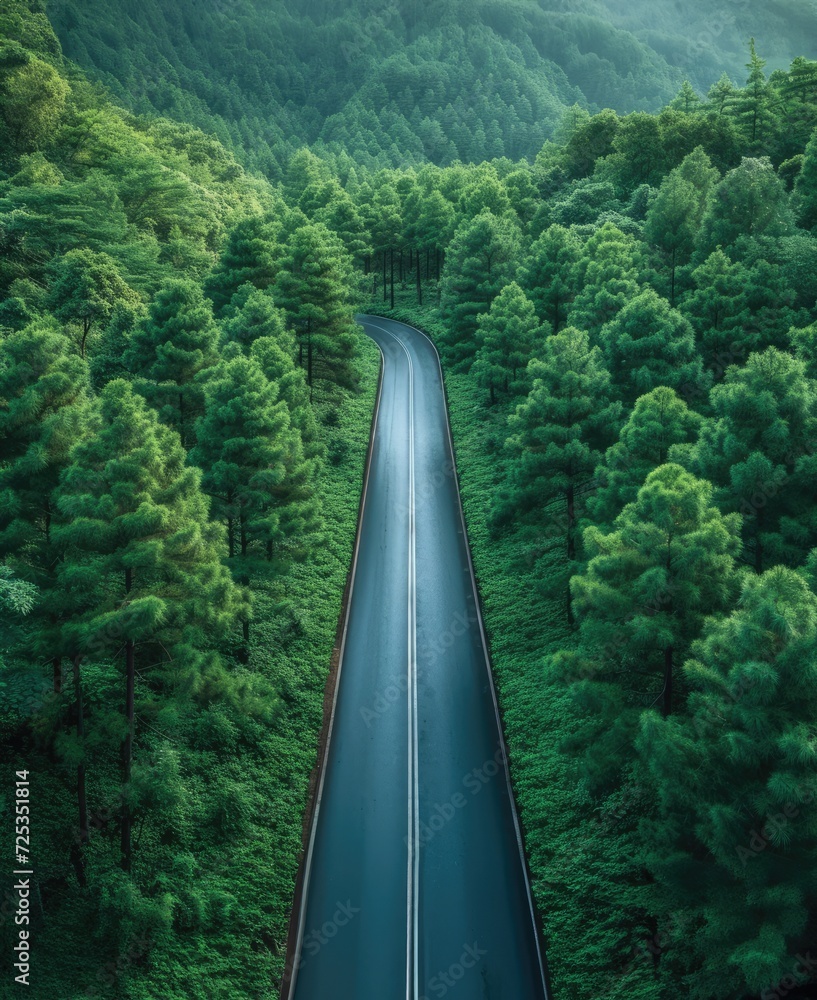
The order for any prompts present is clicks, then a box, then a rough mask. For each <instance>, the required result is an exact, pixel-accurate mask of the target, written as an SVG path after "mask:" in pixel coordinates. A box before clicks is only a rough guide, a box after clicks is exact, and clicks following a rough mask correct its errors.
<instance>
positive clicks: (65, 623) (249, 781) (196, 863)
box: [0, 5, 378, 1000]
mask: <svg viewBox="0 0 817 1000" xmlns="http://www.w3.org/2000/svg"><path fill="white" fill-rule="evenodd" d="M26 8H27V5H19V6H18V7H17V13H18V15H19V20H18V21H17V22H16V23H14V22H13V23H12V25H11V28H12V29H13V30H11V31H10V34H13V35H15V36H16V38H17V39H19V42H17V41H14V40H9V39H5V40H3V42H2V43H0V94H2V98H1V99H0V112H2V119H0V132H1V133H2V136H1V137H0V150H1V151H2V152H0V157H2V162H0V169H2V171H3V175H2V176H3V179H2V181H0V243H1V244H2V252H0V298H1V299H2V304H0V333H1V334H2V341H1V342H0V566H1V567H2V568H1V569H0V606H2V630H0V635H2V639H1V640H0V648H2V662H1V663H0V742H2V759H3V771H2V773H3V787H4V789H5V790H6V791H4V793H3V798H2V803H3V805H2V816H3V820H4V821H3V823H2V850H3V855H4V857H6V858H10V857H11V856H12V844H11V841H10V838H11V837H12V835H13V830H14V825H13V823H11V824H9V823H7V822H6V819H7V818H8V817H9V815H10V813H9V808H10V807H11V808H13V805H12V802H13V800H12V799H10V798H8V797H7V794H6V793H7V791H8V790H9V789H12V788H13V787H14V786H13V784H12V777H13V775H12V772H11V771H10V770H9V768H12V767H16V768H23V767H24V768H27V769H29V770H30V771H31V772H32V774H33V777H32V801H33V802H34V803H35V804H36V805H35V806H34V821H33V823H32V829H33V832H34V841H33V857H34V863H35V867H36V872H37V876H36V885H37V905H36V908H35V910H34V911H33V916H34V922H35V926H34V928H33V930H34V933H35V936H36V938H37V941H38V949H40V948H41V949H42V951H41V952H40V955H41V957H42V959H43V960H42V963H40V964H39V966H38V970H37V975H36V977H35V979H34V982H33V986H32V987H31V989H32V993H33V994H34V995H36V996H38V997H43V998H45V997H60V998H66V1000H67V998H69V997H87V996H100V997H102V996H121V995H123V994H124V993H127V995H128V996H130V997H132V998H141V997H144V998H148V997H155V996H158V995H175V996H181V995H203V994H202V993H201V989H203V984H204V983H205V982H206V983H208V984H209V985H208V994H207V995H208V996H211V997H215V996H223V997H225V998H227V997H234V996H236V994H237V991H240V992H241V994H242V995H247V994H249V991H250V990H254V991H256V993H255V995H260V992H261V991H271V990H274V989H275V984H276V981H277V980H278V979H279V978H280V974H281V971H282V968H283V962H284V955H283V948H284V943H285V940H286V933H287V924H288V919H289V910H290V906H291V900H292V892H293V887H294V883H295V876H296V871H297V864H298V858H299V852H300V847H301V827H302V816H303V811H304V806H305V802H306V796H307V792H308V782H309V776H310V771H311V769H312V766H313V763H314V759H315V753H316V747H317V735H318V730H319V728H320V725H321V722H322V718H323V712H322V707H323V696H324V691H323V689H324V684H325V680H326V676H327V672H328V670H329V666H330V659H331V652H332V648H333V643H334V639H335V623H336V621H337V617H338V612H339V610H340V600H341V594H342V591H343V587H344V584H345V580H346V572H347V567H348V561H349V558H350V554H351V546H352V541H353V533H354V528H355V523H356V515H357V502H356V501H357V497H358V496H359V493H360V486H361V483H360V478H361V472H362V468H363V456H364V451H365V448H366V441H367V437H368V433H367V432H368V427H369V424H370V421H371V407H372V403H373V397H374V389H375V382H376V373H377V364H378V354H377V351H376V349H375V348H374V347H373V345H368V346H366V345H364V344H361V343H359V341H358V337H357V335H356V333H355V330H356V328H355V326H354V324H353V309H354V303H355V301H356V297H357V294H358V291H357V287H358V286H357V282H356V280H355V278H354V275H353V270H352V262H351V258H350V257H349V254H348V252H347V250H346V249H345V246H344V244H343V243H342V242H341V240H340V238H339V237H338V236H337V235H335V234H334V233H333V232H330V231H329V230H328V229H326V228H325V227H324V226H320V225H317V224H316V225H308V224H307V221H308V220H307V219H306V218H305V217H304V216H303V215H301V214H300V213H299V212H298V211H297V210H294V209H291V208H289V207H288V206H287V204H286V203H285V201H284V200H283V199H282V197H281V195H280V193H278V192H276V191H275V190H274V189H273V188H272V187H270V185H269V184H268V183H267V182H266V181H262V180H260V179H258V178H254V177H251V176H249V175H248V174H246V173H245V172H244V169H243V168H242V167H241V166H240V165H239V164H238V163H237V162H236V160H235V159H234V158H233V156H232V155H231V154H230V153H228V152H227V151H226V150H225V149H224V147H223V146H221V145H220V144H219V142H218V141H217V140H216V139H213V138H211V137H209V136H206V135H205V134H203V133H202V132H199V131H197V130H196V129H195V128H193V127H191V126H189V125H181V124H174V123H171V122H170V121H168V120H158V119H152V120H147V119H136V118H134V117H132V115H131V114H130V113H126V112H124V111H121V110H119V109H118V108H116V107H114V106H112V105H111V104H110V103H108V101H107V100H106V99H105V98H104V97H103V96H101V95H100V93H99V92H98V91H97V90H96V89H95V88H93V87H92V86H91V85H89V84H88V83H87V82H86V81H85V79H84V78H83V77H82V76H81V75H80V74H78V73H77V72H76V71H74V70H72V69H71V68H70V66H67V65H64V64H63V63H62V61H61V59H60V57H59V47H58V45H57V42H56V40H55V39H54V37H53V35H50V34H49V29H48V23H47V21H45V20H44V19H43V18H42V16H40V15H38V14H37V12H36V6H35V12H34V14H33V16H32V15H31V14H30V12H29V11H28V10H27V9H26ZM13 13H14V11H13V10H11V11H9V12H8V14H7V13H6V9H5V8H4V14H3V17H4V18H8V17H10V16H11V15H12V14H13ZM4 27H8V20H7V21H6V24H5V25H4ZM20 42H23V43H27V45H24V44H20ZM273 284H275V288H274V293H275V298H273V288H272V286H273ZM277 303H280V308H279V305H278V304H277ZM304 317H305V320H304V319H303V318H304ZM303 322H306V323H307V324H311V326H310V328H309V329H308V331H307V332H306V333H304V332H303V331H302V326H303ZM303 337H307V338H311V339H310V343H311V348H310V351H311V353H310V357H312V356H313V355H314V363H313V364H312V365H308V364H307V359H306V357H305V356H304V358H303V365H301V364H300V363H299V338H303ZM9 899H10V897H9ZM12 915H13V914H12V911H11V910H10V909H9V903H8V902H6V903H4V905H3V909H2V914H1V915H0V925H2V933H3V939H4V944H3V947H4V949H9V951H8V953H9V954H10V953H11V952H10V949H11V943H12V937H13V938H14V940H16V933H17V930H18V928H17V927H16V926H15V923H14V921H13V919H10V916H12ZM46 956H48V958H46ZM191 970H195V973H194V974H191ZM216 983H217V984H220V985H218V986H215V985H213V984H216ZM20 988H24V987H20ZM188 990H192V991H193V994H190V993H188Z"/></svg>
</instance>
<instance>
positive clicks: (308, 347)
mask: <svg viewBox="0 0 817 1000" xmlns="http://www.w3.org/2000/svg"><path fill="white" fill-rule="evenodd" d="M306 384H307V385H308V386H309V402H310V403H311V402H312V331H311V330H310V331H309V335H308V337H307V341H306Z"/></svg>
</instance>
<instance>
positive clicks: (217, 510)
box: [190, 357, 318, 643]
mask: <svg viewBox="0 0 817 1000" xmlns="http://www.w3.org/2000/svg"><path fill="white" fill-rule="evenodd" d="M196 430H197V435H196V437H197V444H196V447H195V448H194V449H193V450H192V451H191V452H190V461H191V462H193V463H194V464H195V465H198V466H199V467H200V468H201V469H202V470H203V472H204V477H203V480H202V485H203V488H204V490H205V491H206V492H207V493H208V494H209V495H210V496H211V497H212V499H213V514H214V515H215V517H216V518H217V519H218V520H219V521H222V522H223V523H224V524H226V526H227V553H228V557H229V559H230V564H231V566H232V567H233V571H234V574H235V576H236V579H237V581H238V582H239V583H241V584H243V585H249V584H250V582H251V579H252V577H253V575H254V574H255V573H258V572H259V563H263V562H266V563H267V566H266V567H264V566H263V565H262V566H261V570H263V569H266V571H267V574H269V570H271V569H273V568H274V569H275V570H276V571H277V572H278V573H283V572H286V570H287V569H288V566H289V563H290V562H291V560H292V558H294V556H295V554H296V553H297V552H299V551H303V550H304V549H305V548H307V547H308V536H309V535H310V534H314V532H315V530H316V529H317V527H318V517H317V511H316V506H315V501H314V495H313V494H314V478H315V471H316V466H315V462H314V461H312V460H309V459H306V458H305V457H304V453H303V445H302V442H301V438H300V434H299V433H298V431H297V429H296V428H294V427H292V426H291V424H290V419H289V409H288V407H287V404H286V402H285V401H284V400H283V399H280V398H279V393H278V387H277V385H276V384H275V383H271V382H269V381H268V380H267V378H266V376H265V375H264V373H263V371H262V370H261V367H260V365H259V364H258V362H257V361H254V360H253V359H251V358H244V357H236V358H233V359H231V360H229V361H222V362H220V363H219V364H218V365H216V366H215V367H214V368H213V369H211V370H210V371H208V372H207V379H206V385H205V410H204V415H203V416H202V417H201V419H200V420H199V422H198V425H197V428H196ZM244 641H245V643H247V642H248V641H249V618H248V617H247V618H245V619H244Z"/></svg>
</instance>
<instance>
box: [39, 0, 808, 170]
mask: <svg viewBox="0 0 817 1000" xmlns="http://www.w3.org/2000/svg"><path fill="white" fill-rule="evenodd" d="M47 4H48V11H49V14H50V16H51V17H52V19H53V21H54V24H55V27H56V30H57V34H58V35H59V37H60V40H61V42H62V44H63V46H64V48H65V51H66V54H67V55H68V56H70V57H71V58H72V59H75V60H76V61H77V62H79V63H80V64H81V65H83V66H85V67H86V68H89V69H91V68H92V69H93V70H94V72H95V74H96V75H97V76H98V77H99V78H100V79H102V80H104V81H105V83H107V84H108V85H110V86H111V87H112V88H113V90H114V93H115V94H116V96H117V98H118V99H120V100H124V101H127V102H128V104H129V106H130V107H132V108H134V109H135V110H138V111H142V112H144V111H148V110H152V111H155V112H158V113H160V114H162V115H167V116H168V117H171V118H174V119H177V120H181V121H185V122H192V123H194V124H196V125H198V126H200V127H202V128H205V129H206V130H207V131H212V132H214V133H215V134H217V135H218V136H219V138H220V139H221V140H222V141H223V142H225V143H226V144H228V145H232V147H233V148H234V149H235V150H241V151H243V155H244V156H245V157H246V158H247V159H248V161H249V162H250V163H252V164H254V165H256V166H259V167H261V168H262V169H264V170H265V171H266V172H267V173H268V174H270V175H272V176H274V177H279V176H280V171H281V170H282V169H283V167H284V166H285V164H286V162H287V160H288V159H289V156H290V155H291V153H292V152H293V151H294V150H295V149H297V148H298V146H300V145H303V144H306V143H308V144H310V145H312V146H313V148H314V149H316V151H317V150H319V151H321V152H322V153H323V154H324V155H328V156H332V157H333V158H337V162H338V166H339V169H340V170H341V172H343V173H344V174H345V173H348V172H349V171H350V170H352V169H357V170H359V169H360V167H361V166H364V167H375V166H403V165H405V164H406V163H416V164H418V165H419V164H420V163H422V162H425V161H431V162H433V163H437V164H441V165H444V164H448V163H450V162H452V161H453V160H455V159H462V160H473V161H479V160H484V159H491V158H493V157H497V156H508V157H510V158H512V159H519V158H521V157H533V156H534V155H535V154H536V152H537V151H538V150H539V149H540V147H541V145H542V143H543V141H544V140H545V139H546V138H548V137H550V136H551V134H552V133H553V131H554V128H555V127H557V126H558V124H559V121H560V118H561V114H562V112H563V110H564V108H565V107H566V106H569V105H572V104H574V103H576V102H578V103H580V104H581V105H582V106H585V107H587V108H588V109H589V110H591V111H594V110H598V109H600V108H605V107H610V108H614V109H615V110H616V111H619V112H625V111H632V110H635V109H640V110H647V111H654V110H657V109H658V108H660V107H661V106H663V105H664V104H665V103H667V102H668V101H669V100H670V98H671V97H673V95H674V94H675V93H676V91H677V90H678V88H679V87H680V85H681V82H682V81H683V78H684V76H685V75H686V76H688V77H689V78H690V79H691V80H692V82H693V84H695V86H696V87H697V88H698V89H699V90H701V91H704V92H705V91H706V90H708V89H709V87H710V86H711V85H712V84H713V83H715V81H716V80H717V79H718V77H720V76H721V74H722V73H724V71H725V72H726V73H727V74H728V76H729V77H731V78H732V79H734V80H737V79H739V78H740V77H741V75H742V72H743V65H742V64H743V62H744V61H745V60H744V49H745V42H746V39H747V38H748V37H749V36H750V35H752V34H755V35H757V36H758V37H762V38H763V39H764V41H765V44H766V46H767V47H769V48H770V50H772V51H771V52H770V55H771V57H772V58H773V60H774V65H775V66H784V65H786V64H787V63H788V62H789V61H790V60H791V58H792V57H793V56H794V55H797V54H802V55H807V56H811V57H816V56H817V49H815V48H813V45H814V38H813V24H812V22H811V21H810V19H809V16H808V14H806V13H804V12H803V9H802V7H803V5H802V4H801V3H800V2H799V0H769V2H768V3H764V4H759V3H750V4H747V3H743V4H733V5H729V6H728V7H727V8H726V9H724V10H723V11H713V9H712V7H711V4H709V3H707V2H706V0H693V2H691V3H685V4H684V8H683V14H679V11H678V10H676V5H674V4H671V3H669V2H666V0H665V2H662V3H655V2H654V0H639V2H637V3H628V4H626V5H623V7H622V6H620V5H619V4H618V3H616V2H615V0H581V2H575V0H574V2H569V3H567V2H565V0H539V2H533V0H477V2H474V0H434V2H429V0H411V2H404V3H394V2H393V3H390V4H385V3H377V2H374V0H343V2H340V3H338V2H337V0H334V2H330V0H309V2H308V3H305V2H303V0H230V2H229V3H226V2H223V0H203V2H202V0H175V2H174V3H172V4H166V3H161V2H160V0H141V2H139V3H133V2H128V0H114V2H111V0H81V2H80V0H47ZM733 8H734V9H733ZM804 44H810V45H812V48H811V49H810V50H809V51H804V50H803V45H804Z"/></svg>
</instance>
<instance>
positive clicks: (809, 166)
mask: <svg viewBox="0 0 817 1000" xmlns="http://www.w3.org/2000/svg"><path fill="white" fill-rule="evenodd" d="M794 208H795V211H796V213H797V221H798V222H799V223H800V225H801V226H802V227H803V228H804V229H812V230H813V229H814V228H815V227H817V131H815V132H814V135H813V136H812V137H811V139H810V140H809V144H808V145H807V146H806V155H805V157H804V159H803V166H802V168H801V170H800V173H799V174H798V176H797V180H796V181H795V183H794Z"/></svg>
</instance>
